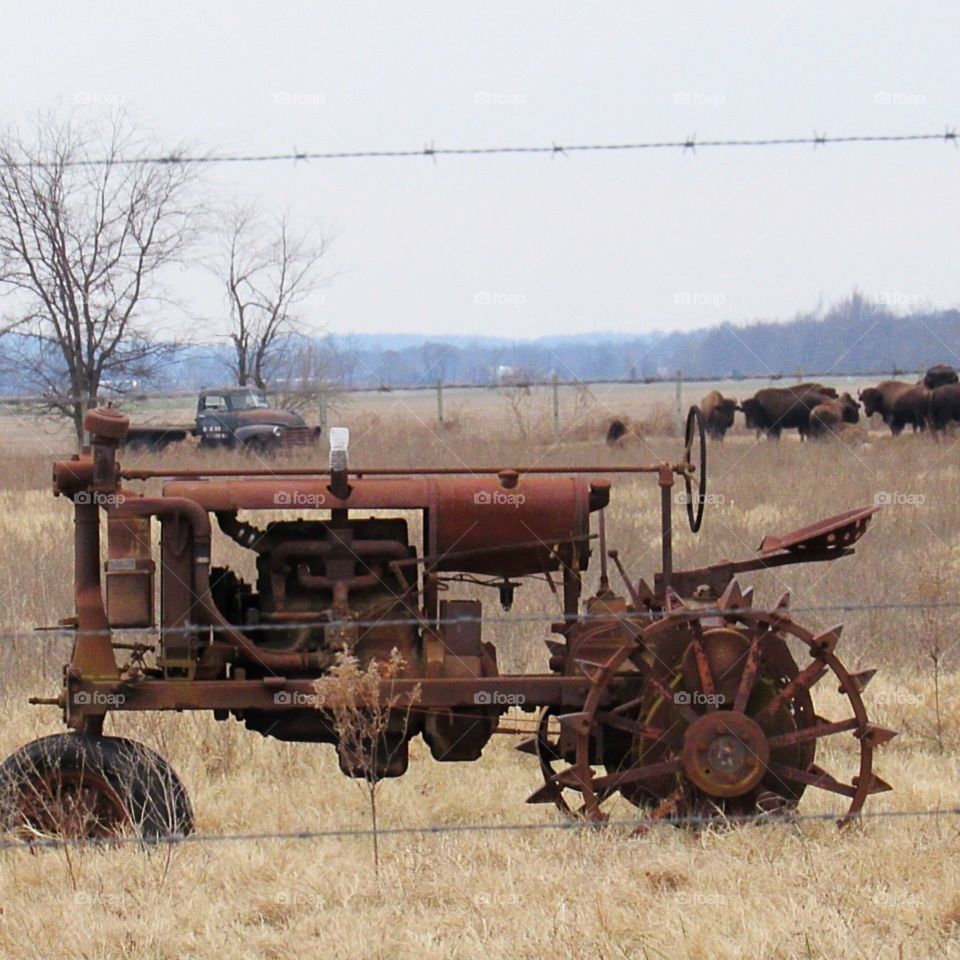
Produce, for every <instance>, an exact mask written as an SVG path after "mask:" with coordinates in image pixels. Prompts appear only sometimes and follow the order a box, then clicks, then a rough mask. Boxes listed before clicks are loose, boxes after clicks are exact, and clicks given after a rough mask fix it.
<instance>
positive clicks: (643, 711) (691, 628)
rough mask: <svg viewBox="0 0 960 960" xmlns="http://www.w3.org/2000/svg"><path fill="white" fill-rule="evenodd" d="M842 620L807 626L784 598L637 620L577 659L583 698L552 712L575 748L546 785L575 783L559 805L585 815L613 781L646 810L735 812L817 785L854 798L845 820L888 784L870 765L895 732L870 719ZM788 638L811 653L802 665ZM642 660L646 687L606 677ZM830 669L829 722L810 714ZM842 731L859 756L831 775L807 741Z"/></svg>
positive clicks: (659, 815) (766, 810) (596, 810)
mask: <svg viewBox="0 0 960 960" xmlns="http://www.w3.org/2000/svg"><path fill="white" fill-rule="evenodd" d="M738 596H739V594H738ZM840 630H841V628H840V627H834V628H832V629H831V630H827V631H825V632H823V633H820V634H816V635H815V634H813V633H811V632H810V631H808V630H806V629H804V628H803V627H800V626H798V625H797V624H795V623H794V622H793V621H792V619H791V618H790V615H789V614H788V613H787V611H786V610H777V611H775V612H773V613H767V612H761V611H753V610H751V609H749V608H748V607H744V608H731V609H729V610H727V611H725V612H724V614H723V616H722V617H718V616H717V615H716V614H714V615H712V616H704V615H701V614H699V613H698V612H697V611H695V610H685V609H682V608H681V609H679V610H674V611H671V612H668V613H666V614H665V615H664V616H663V617H662V618H661V619H660V620H658V621H655V622H654V623H653V624H651V625H650V626H649V627H647V628H646V629H642V630H641V629H640V628H637V629H636V640H634V641H629V642H626V643H624V644H623V646H622V647H621V648H620V649H618V650H617V651H616V652H615V653H613V654H612V655H611V656H610V657H609V659H608V660H607V661H606V662H605V663H602V664H584V665H583V667H584V672H585V673H586V674H587V676H588V677H589V680H590V690H589V693H588V695H587V697H586V699H585V701H584V705H583V709H582V710H580V711H578V712H577V713H572V714H565V715H562V716H560V717H558V718H557V720H558V721H559V722H560V724H561V725H563V726H564V727H565V728H566V730H567V732H568V733H569V734H570V736H571V737H572V738H573V739H575V742H576V749H575V751H574V755H573V756H572V758H571V760H572V762H570V765H569V766H566V767H565V768H564V769H561V770H553V769H552V767H551V769H550V770H549V773H547V771H545V776H548V777H549V779H548V780H547V786H546V787H545V789H546V788H549V787H550V786H552V787H553V789H554V790H558V791H560V792H561V793H562V792H563V791H564V790H568V791H572V792H573V793H574V794H575V795H579V803H578V804H570V803H567V806H569V807H571V808H573V807H576V812H577V813H578V814H579V815H581V816H584V817H586V818H588V819H593V820H605V819H607V813H606V811H605V810H604V804H605V802H606V800H607V799H608V798H610V797H611V796H612V795H613V794H614V793H619V794H621V795H622V796H623V797H624V798H626V799H627V800H628V801H630V802H631V803H632V804H634V805H636V806H640V807H642V808H643V809H645V810H646V811H648V815H649V816H650V817H652V819H654V820H659V819H677V818H700V817H705V818H714V817H717V818H722V817H724V816H726V817H728V818H735V819H739V818H742V817H753V816H758V815H763V814H770V813H777V812H783V811H786V810H789V809H791V808H793V807H794V806H796V804H797V802H798V801H799V799H800V797H801V796H802V795H803V793H804V792H805V791H806V790H808V789H817V790H823V791H825V792H827V793H830V794H834V795H837V796H840V797H843V798H845V799H846V800H847V801H848V805H847V809H846V810H845V812H843V813H842V815H841V817H840V820H839V822H840V823H841V824H844V823H846V822H848V821H849V820H850V819H851V818H853V817H854V816H855V815H856V814H857V813H858V812H859V811H860V809H861V808H862V806H863V803H864V801H865V800H866V798H867V796H869V795H870V794H873V793H880V792H883V791H885V790H888V789H890V788H889V786H888V785H887V784H886V783H884V782H883V780H881V779H880V778H879V777H877V776H876V775H875V774H874V772H873V750H874V748H875V747H876V746H879V745H880V744H883V743H885V742H887V741H888V740H890V739H892V737H893V736H894V735H895V734H894V732H893V731H891V730H886V729H884V728H883V727H879V726H877V725H876V724H873V723H871V722H870V721H869V719H868V718H867V714H866V709H865V707H864V705H863V700H862V697H861V695H860V693H861V689H862V681H861V679H860V678H859V677H852V676H851V675H850V674H849V673H848V672H847V670H846V669H845V668H844V666H843V665H842V664H841V663H840V661H839V660H838V659H837V658H836V656H835V655H834V653H833V650H834V647H835V645H836V643H837V640H838V639H839V636H840ZM678 632H680V633H681V634H682V635H683V634H685V635H686V637H687V642H686V646H685V647H684V648H683V650H682V655H681V656H680V657H679V658H678V659H675V660H674V661H673V662H668V663H664V662H662V661H660V660H659V659H658V657H657V652H658V650H660V649H665V648H668V647H671V648H672V647H675V646H676V644H675V638H676V636H677V634H678ZM670 637H673V638H674V641H673V642H672V643H671V644H666V643H665V644H664V645H663V647H661V645H660V643H659V641H661V640H664V641H665V640H666V639H667V638H670ZM788 637H789V638H792V639H793V640H795V641H797V642H798V643H799V644H800V645H801V646H803V647H805V648H806V650H807V652H808V653H809V655H810V660H809V662H808V663H807V664H806V665H805V666H803V667H802V668H801V667H799V666H798V665H797V664H796V662H795V660H794V658H793V656H792V654H791V653H790V651H789V648H788V646H787V642H786V640H787V638H788ZM638 673H639V674H640V675H641V677H642V678H643V681H644V685H643V691H642V693H641V695H639V696H636V697H633V698H632V699H629V700H625V701H624V702H622V703H618V702H616V695H615V693H613V692H612V690H613V688H612V687H611V684H612V682H613V681H614V680H615V679H617V678H620V679H622V678H623V677H625V676H632V677H636V675H637V674H638ZM828 676H830V677H832V678H833V679H834V680H835V681H837V682H838V685H839V692H840V693H841V694H843V695H844V697H845V698H846V703H847V706H848V708H849V711H850V713H851V714H852V715H851V716H849V717H846V718H845V719H842V720H838V721H835V722H830V721H827V720H824V719H823V718H821V717H819V716H817V714H816V712H815V710H814V707H813V701H812V698H811V690H812V689H813V688H814V687H815V686H816V685H817V683H819V682H821V681H822V680H823V679H824V678H825V677H828ZM634 689H635V686H634ZM843 733H848V734H852V735H853V737H854V739H855V745H854V746H855V757H854V760H853V771H851V772H850V773H849V774H848V775H847V776H845V777H839V778H838V776H834V774H832V773H830V772H828V771H827V770H825V769H823V768H822V767H820V766H818V765H817V764H816V763H815V754H816V750H817V744H818V742H819V741H820V740H822V739H823V738H825V737H831V736H835V735H838V734H843ZM568 755H569V754H568ZM601 766H602V768H603V770H602V771H601V770H599V769H595V767H601ZM555 802H556V801H555ZM564 802H565V803H566V801H564ZM559 805H560V804H559V803H558V806H559Z"/></svg>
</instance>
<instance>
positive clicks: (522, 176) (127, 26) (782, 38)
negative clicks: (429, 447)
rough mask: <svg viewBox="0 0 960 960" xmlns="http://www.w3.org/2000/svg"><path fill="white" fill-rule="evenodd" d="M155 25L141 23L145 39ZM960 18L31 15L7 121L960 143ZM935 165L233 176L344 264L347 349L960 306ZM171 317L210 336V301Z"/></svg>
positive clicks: (709, 9)
mask: <svg viewBox="0 0 960 960" xmlns="http://www.w3.org/2000/svg"><path fill="white" fill-rule="evenodd" d="M133 10H136V12H135V13H134V12H132V11H133ZM958 48H960V4H957V3H956V2H949V0H948V2H941V3H918V2H914V3H878V2H875V0H874V2H869V3H868V2H843V3H837V2H835V0H834V2H829V3H815V2H814V3H811V2H804V3H798V4H770V3H745V2H739V3H737V4H735V5H723V4H717V3H715V2H711V3H683V4H672V5H671V4H661V3H656V4H654V3H637V2H633V3H614V2H606V3H589V4H574V3H556V2H554V3H549V4H547V3H516V2H512V3H499V2H491V0H485V2H483V3H477V4H465V3H432V2H431V3H428V2H422V3H379V4H370V3H355V2H354V3H323V2H320V3H318V2H312V3H291V2H285V3H283V4H278V5H275V9H274V8H271V7H269V6H268V5H266V4H262V3H252V2H248V0H232V2H230V3H196V2H191V3H182V2H177V0H167V2H164V3H161V4H149V5H142V6H141V7H140V8H139V9H137V8H136V7H134V6H133V5H130V4H121V3H113V4H106V3H104V4H89V3H80V4H76V3H60V4H25V3H21V4H16V5H12V4H11V5H7V6H6V7H5V10H4V29H3V34H2V38H0V71H2V78H3V83H2V85H0V104H2V111H3V113H4V115H5V116H6V118H8V119H15V120H17V121H18V122H21V123H24V122H29V119H30V117H31V116H32V115H33V114H35V113H36V112H37V111H38V110H45V109H49V108H51V107H60V108H62V109H63V110H65V111H76V112H77V113H78V114H79V115H80V116H86V115H93V114H95V113H97V112H108V111H109V110H110V109H111V108H112V107H113V106H115V105H116V104H118V103H119V104H122V105H123V106H124V107H125V108H126V109H127V110H128V111H129V112H130V113H131V114H132V116H133V117H134V118H135V119H136V120H137V121H138V122H139V123H141V124H143V125H144V126H146V127H148V128H149V129H150V130H151V131H153V132H154V133H155V135H156V136H157V137H158V138H159V139H160V140H161V141H163V142H165V143H174V142H177V141H181V140H186V141H190V142H192V143H194V144H196V145H197V146H198V147H199V148H201V149H208V148H211V147H213V148H217V149H220V150H225V151H231V152H234V151H240V152H254V153H258V152H275V151H285V150H288V149H291V148H293V147H294V146H296V147H297V148H299V149H301V150H320V151H323V150H337V149H367V148H371V149H376V148H405V147H412V148H419V147H422V146H423V145H424V144H427V143H431V142H433V143H435V144H436V145H437V146H451V147H453V146H474V145H477V146H495V145H506V144H550V143H571V142H581V143H589V142H623V141H633V140H647V139H653V140H660V139H676V138H683V137H686V136H687V135H689V134H693V133H695V134H696V135H697V136H698V137H699V138H700V139H709V138H720V137H734V138H740V137H758V136H767V135H769V136H780V135H784V136H790V135H801V136H802V135H809V134H812V133H813V132H814V131H817V132H825V133H827V134H831V135H839V134H842V133H865V134H870V133H912V132H925V131H933V132H937V131H941V130H943V129H944V128H945V127H947V126H953V125H960V67H958V63H960V58H958V53H960V49H958ZM958 175H960V151H958V150H957V149H955V148H954V147H953V146H948V145H945V144H941V143H932V144H904V145H890V146H882V145H881V146H869V145H863V146H861V145H853V146H827V147H825V148H819V149H817V150H813V149H812V148H809V147H773V148H766V149H764V150H749V151H748V150H702V151H700V152H698V153H696V154H694V155H691V154H689V153H687V154H684V153H681V152H679V151H676V152H657V153H654V152H648V153H622V154H590V155H584V154H576V155H573V156H570V157H567V158H565V157H557V158H551V157H498V158H471V157H467V158H444V159H441V160H439V161H438V162H436V163H432V162H430V161H429V160H426V159H422V158H417V159H407V160H343V161H324V162H314V163H310V164H299V165H293V164H271V165H258V166H249V167H242V168H241V167H238V166H230V167H226V166H225V167H219V168H217V169H215V170H213V171H211V172H210V174H209V178H210V181H211V184H212V186H213V187H214V188H215V190H216V192H218V193H219V194H220V195H221V196H223V197H229V196H230V195H232V194H236V195H238V196H242V197H246V198H255V199H257V200H258V201H262V203H263V204H264V205H265V206H266V207H268V208H277V209H282V208H290V210H291V211H292V212H293V214H294V215H295V217H296V218H297V219H298V220H299V221H300V222H301V223H304V224H306V223H309V222H319V223H321V224H323V225H324V226H325V227H326V228H327V229H328V230H332V231H334V232H335V233H336V234H337V239H336V242H335V244H334V246H333V248H332V252H331V262H330V265H331V268H333V269H335V270H337V271H338V276H337V279H336V281H335V283H333V284H332V285H331V286H330V287H329V289H327V290H326V291H325V292H324V296H323V299H322V302H317V303H314V304H312V305H311V308H310V312H309V319H310V321H311V323H312V324H314V325H315V327H316V329H318V330H320V329H325V330H327V331H330V332H338V333H346V332H363V333H374V332H385V331H389V332H392V333H399V332H410V333H414V332H417V333H420V332H422V333H431V334H443V333H469V332H476V333H478V334H490V335H500V336H509V337H532V336H538V335H543V334H556V333H581V332H589V331H596V330H623V331H631V332H647V331H650V330H653V329H690V328H693V327H698V326H704V325H708V324H713V323H717V322H720V321H721V320H727V319H729V320H735V321H741V320H747V319H751V318H759V317H784V318H786V317H788V316H790V315H791V314H793V313H795V312H796V311H798V310H802V309H812V308H814V307H815V306H816V305H817V304H818V303H819V302H826V303H829V302H830V301H832V300H835V299H838V298H840V297H843V296H845V295H847V294H848V293H849V292H850V291H851V290H852V289H853V288H854V287H859V288H860V290H861V291H862V292H863V293H864V294H866V295H867V296H868V297H875V298H877V299H885V300H886V301H888V302H891V303H893V304H894V305H900V306H902V307H904V308H909V307H910V306H912V305H916V304H930V305H933V306H938V307H947V306H955V305H957V303H958V302H960V293H958V279H960V271H958V253H960V250H958V246H960V231H958V229H957V224H958V222H960V217H958V214H960V202H958V190H957V179H958ZM182 282H183V289H181V290H180V295H181V296H182V297H183V298H185V299H187V300H189V301H191V302H192V303H193V304H194V306H195V308H196V309H197V310H199V311H201V312H203V313H205V314H208V315H210V316H213V315H215V313H216V311H217V300H216V298H215V297H213V295H212V291H211V290H210V289H209V287H207V286H204V285H203V284H201V283H200V282H199V281H198V280H196V279H195V278H193V277H192V276H189V277H186V276H185V277H184V278H183V281H182Z"/></svg>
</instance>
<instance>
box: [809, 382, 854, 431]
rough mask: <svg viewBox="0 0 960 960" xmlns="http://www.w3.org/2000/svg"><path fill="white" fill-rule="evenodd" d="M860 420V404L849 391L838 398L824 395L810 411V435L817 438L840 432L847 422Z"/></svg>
mask: <svg viewBox="0 0 960 960" xmlns="http://www.w3.org/2000/svg"><path fill="white" fill-rule="evenodd" d="M859 422H860V404H859V403H857V401H856V400H854V399H853V397H851V396H850V394H849V393H843V394H841V395H840V396H839V397H837V398H833V397H827V396H824V398H823V402H822V403H819V404H817V406H815V407H814V408H813V409H812V410H811V411H810V436H811V437H815V438H817V439H822V438H825V437H829V436H831V435H833V434H836V433H839V432H840V429H841V428H842V425H843V424H845V423H859Z"/></svg>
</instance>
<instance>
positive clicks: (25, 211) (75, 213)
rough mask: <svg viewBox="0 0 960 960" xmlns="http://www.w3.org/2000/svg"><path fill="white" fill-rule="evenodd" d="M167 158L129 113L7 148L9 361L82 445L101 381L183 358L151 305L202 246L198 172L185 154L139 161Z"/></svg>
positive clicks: (3, 153)
mask: <svg viewBox="0 0 960 960" xmlns="http://www.w3.org/2000/svg"><path fill="white" fill-rule="evenodd" d="M157 152H158V151H157V150H156V148H155V147H152V146H151V145H150V144H149V143H148V142H147V141H146V140H145V138H144V137H143V136H142V135H141V134H139V133H137V132H136V131H135V130H133V129H131V127H130V125H129V124H128V122H127V121H126V118H125V117H123V116H122V115H120V116H117V117H114V118H113V119H112V120H110V121H108V122H106V123H101V124H92V125H76V124H74V123H72V122H70V121H68V120H62V119H58V118H57V117H56V116H54V115H48V116H45V117H42V118H41V119H40V120H39V122H38V125H37V129H36V131H35V133H34V135H33V136H32V137H30V138H26V137H24V136H23V135H22V134H21V131H20V130H19V129H17V128H16V127H12V128H10V129H8V130H7V131H6V132H5V135H4V136H3V138H2V141H0V291H2V292H3V293H4V294H5V295H6V296H7V297H8V298H9V300H10V304H11V309H10V311H9V313H8V316H10V317H11V320H10V322H9V323H8V325H7V330H8V331H9V330H12V331H13V334H12V335H11V336H10V337H9V338H8V342H9V343H10V344H11V349H10V351H9V352H8V359H10V360H13V361H14V362H15V363H16V367H17V371H18V375H19V377H20V378H21V382H23V383H24V384H26V385H28V386H29V387H32V388H37V387H39V388H40V389H41V390H42V392H43V394H44V397H45V399H46V401H47V404H48V406H49V408H50V409H52V410H55V411H57V412H58V413H61V414H64V415H66V416H68V417H70V418H71V419H72V421H73V424H74V428H75V430H76V433H77V438H78V440H82V438H83V416H84V413H85V412H86V410H87V409H88V408H89V407H90V406H92V405H94V404H95V403H96V397H97V392H98V390H99V389H100V386H101V384H102V383H104V382H105V381H107V380H110V381H113V382H117V381H122V380H130V379H132V378H143V377H148V376H150V375H151V373H153V372H154V371H155V370H156V368H157V366H158V364H160V363H162V362H163V361H164V360H165V359H168V358H169V357H170V356H171V353H172V351H173V350H174V349H175V344H173V342H172V341H171V340H169V339H163V338H162V337H161V336H158V330H157V322H156V317H155V316H152V315H151V310H150V307H151V306H152V307H155V306H156V305H157V304H158V303H161V302H165V298H164V290H163V285H162V274H163V272H164V271H165V269H166V268H168V267H170V266H171V265H173V264H174V263H175V262H177V261H178V260H179V259H180V257H181V255H182V254H183V253H184V251H185V249H186V247H187V245H188V241H189V240H190V239H191V236H192V233H193V229H194V225H195V223H196V218H197V214H198V208H197V207H196V205H191V204H190V200H191V197H192V194H191V191H190V189H189V188H190V186H191V185H192V183H193V181H194V179H195V172H196V171H195V166H194V165H193V164H191V163H187V162H184V160H183V153H182V152H181V151H179V150H178V151H177V152H175V153H172V154H171V153H168V152H166V153H164V162H156V161H155V160H154V161H151V160H149V159H138V158H139V157H144V156H146V155H147V154H148V153H149V154H153V155H156V153H157ZM148 324H149V325H148Z"/></svg>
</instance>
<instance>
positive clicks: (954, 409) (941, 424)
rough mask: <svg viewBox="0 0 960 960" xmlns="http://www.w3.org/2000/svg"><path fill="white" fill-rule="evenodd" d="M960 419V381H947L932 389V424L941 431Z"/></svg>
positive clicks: (936, 429)
mask: <svg viewBox="0 0 960 960" xmlns="http://www.w3.org/2000/svg"><path fill="white" fill-rule="evenodd" d="M954 420H960V383H945V384H944V385H943V386H940V387H937V388H936V389H935V390H931V391H930V426H931V428H932V429H933V430H935V431H937V432H940V431H943V430H946V428H947V426H948V425H949V424H950V423H951V422H952V421H954Z"/></svg>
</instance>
